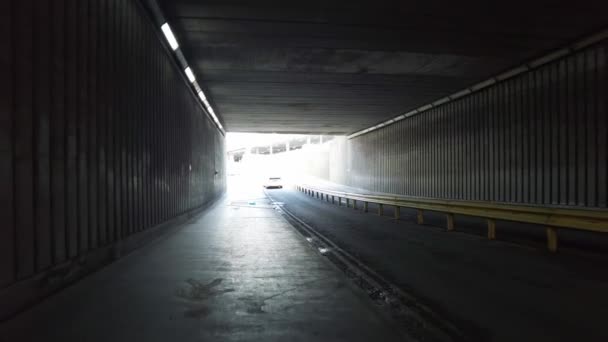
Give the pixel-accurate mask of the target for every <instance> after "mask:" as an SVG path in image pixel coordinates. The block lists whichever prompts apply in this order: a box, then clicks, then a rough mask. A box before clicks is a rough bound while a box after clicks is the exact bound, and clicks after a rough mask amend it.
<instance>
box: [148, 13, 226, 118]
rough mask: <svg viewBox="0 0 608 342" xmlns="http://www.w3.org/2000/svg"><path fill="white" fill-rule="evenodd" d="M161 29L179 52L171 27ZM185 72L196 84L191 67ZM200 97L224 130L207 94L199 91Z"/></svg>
mask: <svg viewBox="0 0 608 342" xmlns="http://www.w3.org/2000/svg"><path fill="white" fill-rule="evenodd" d="M160 28H161V30H162V31H163V33H164V34H165V38H166V39H167V42H169V45H170V46H171V48H172V49H173V51H175V50H177V49H178V48H179V44H177V39H175V35H173V31H171V27H169V23H164V24H163V25H162V26H161V27H160ZM184 72H185V73H186V76H187V77H188V80H190V83H194V82H195V81H196V77H195V76H194V73H193V72H192V69H190V67H186V69H184ZM194 86H195V88H197V89H200V88H199V87H198V85H197V84H195V83H194ZM198 97H199V98H200V99H201V101H203V103H204V104H205V108H207V112H209V114H211V117H212V118H213V121H215V123H216V124H217V125H218V127H219V128H220V129H221V130H223V129H224V127H222V124H221V123H220V120H219V119H218V118H217V116H216V115H215V111H214V110H213V108H212V107H211V105H210V104H209V101H208V100H207V97H206V96H205V93H203V91H199V92H198Z"/></svg>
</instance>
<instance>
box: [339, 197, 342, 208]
mask: <svg viewBox="0 0 608 342" xmlns="http://www.w3.org/2000/svg"><path fill="white" fill-rule="evenodd" d="M341 206H342V197H340V196H338V207H341Z"/></svg>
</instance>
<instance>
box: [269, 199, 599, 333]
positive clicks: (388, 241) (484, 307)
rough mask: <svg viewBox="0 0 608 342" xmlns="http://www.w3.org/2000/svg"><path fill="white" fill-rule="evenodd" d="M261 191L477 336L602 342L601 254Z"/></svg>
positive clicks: (403, 214) (364, 262)
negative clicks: (551, 248)
mask: <svg viewBox="0 0 608 342" xmlns="http://www.w3.org/2000/svg"><path fill="white" fill-rule="evenodd" d="M267 193H268V194H269V195H270V196H271V198H272V199H274V201H275V202H278V203H279V204H280V205H282V206H283V208H284V209H285V210H286V211H288V212H290V213H292V214H293V215H295V216H296V217H298V218H299V219H300V220H302V221H304V222H305V223H306V224H308V225H309V226H310V227H312V228H313V229H314V230H316V231H317V232H319V233H320V234H322V235H323V236H325V237H326V238H328V239H330V240H331V241H332V242H333V243H335V244H336V245H338V246H339V247H340V248H342V249H344V250H345V251H347V252H348V253H350V254H351V255H354V256H355V257H356V258H357V259H358V260H359V261H361V262H362V263H363V264H365V265H366V266H368V267H369V268H371V269H372V270H374V271H375V272H376V273H378V274H380V275H381V276H382V277H384V278H385V279H387V280H388V281H390V282H391V283H393V284H394V285H395V286H397V287H398V288H400V289H402V290H404V291H406V292H407V293H409V294H411V295H413V296H414V297H416V298H417V299H418V300H420V301H421V302H423V303H425V305H427V306H429V307H431V308H433V310H434V311H436V312H440V313H442V314H443V315H445V317H449V319H450V320H452V321H453V322H455V324H457V325H459V326H460V328H461V329H463V330H465V331H467V333H468V336H474V338H475V339H477V340H491V341H524V340H525V341H573V340H585V341H608V329H606V328H605V317H608V291H606V290H608V274H607V273H606V272H605V265H606V261H608V258H607V257H606V256H604V255H598V254H588V255H587V254H584V253H583V254H581V253H568V252H561V253H557V254H551V253H548V252H546V250H545V249H543V248H538V246H535V245H526V244H516V243H512V242H504V241H489V240H487V239H485V238H484V237H482V236H478V235H474V234H470V233H465V232H447V231H445V229H443V228H441V227H437V226H432V225H423V226H421V225H417V224H415V223H414V222H415V221H414V218H413V213H411V212H407V211H405V212H402V220H400V221H395V220H394V219H392V218H391V217H390V216H388V215H390V212H387V213H386V215H387V216H383V217H380V216H378V215H376V214H372V213H363V212H362V211H360V210H353V209H352V208H346V207H344V206H342V207H339V206H337V205H332V204H330V203H327V202H324V201H321V200H320V199H316V198H312V197H310V196H307V195H305V194H303V193H301V192H298V191H295V190H293V189H273V190H268V191H267ZM370 211H371V212H373V208H371V207H370ZM430 222H438V220H437V219H431V220H430ZM465 230H466V229H465Z"/></svg>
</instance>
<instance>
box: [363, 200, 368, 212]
mask: <svg viewBox="0 0 608 342" xmlns="http://www.w3.org/2000/svg"><path fill="white" fill-rule="evenodd" d="M363 212H364V213H366V212H367V202H363Z"/></svg>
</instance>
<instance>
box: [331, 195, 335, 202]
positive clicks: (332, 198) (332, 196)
mask: <svg viewBox="0 0 608 342" xmlns="http://www.w3.org/2000/svg"><path fill="white" fill-rule="evenodd" d="M334 203H335V201H334V195H331V204H334Z"/></svg>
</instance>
